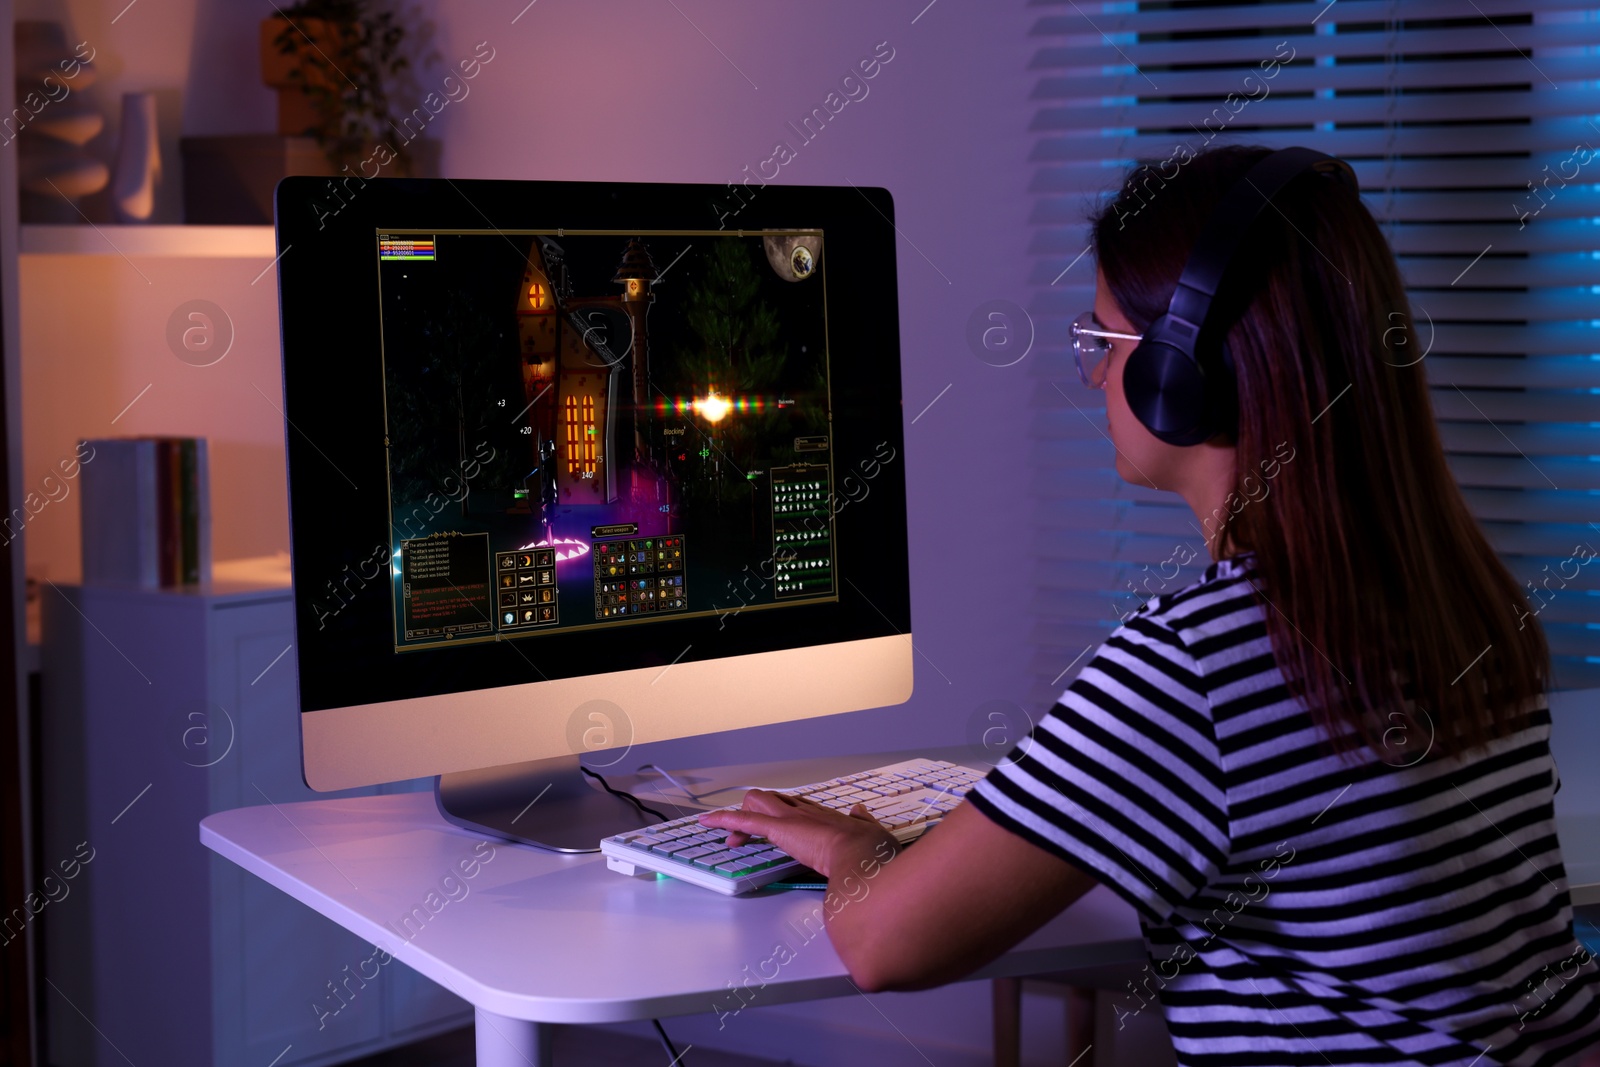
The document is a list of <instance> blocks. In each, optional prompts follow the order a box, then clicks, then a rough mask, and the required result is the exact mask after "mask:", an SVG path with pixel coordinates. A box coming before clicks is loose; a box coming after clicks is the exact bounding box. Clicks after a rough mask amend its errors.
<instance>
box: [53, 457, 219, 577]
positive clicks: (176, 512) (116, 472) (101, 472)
mask: <svg viewBox="0 0 1600 1067" xmlns="http://www.w3.org/2000/svg"><path fill="white" fill-rule="evenodd" d="M87 444H89V445H92V446H93V448H94V452H93V456H94V460H93V462H89V463H85V464H84V465H83V468H82V469H83V472H84V474H83V505H82V512H81V516H82V529H83V580H84V582H85V583H92V584H117V585H139V586H146V587H158V586H162V587H171V586H178V585H191V584H197V583H205V582H210V581H211V492H210V464H209V462H208V458H207V454H206V442H205V440H204V439H203V438H195V437H141V438H107V439H102V440H95V441H90V442H87Z"/></svg>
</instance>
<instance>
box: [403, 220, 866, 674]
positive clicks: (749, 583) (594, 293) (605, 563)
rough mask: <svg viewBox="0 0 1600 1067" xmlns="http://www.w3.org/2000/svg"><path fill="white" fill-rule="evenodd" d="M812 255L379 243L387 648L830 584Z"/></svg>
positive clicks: (741, 248)
mask: <svg viewBox="0 0 1600 1067" xmlns="http://www.w3.org/2000/svg"><path fill="white" fill-rule="evenodd" d="M430 257H431V258H430ZM822 260H823V252H822V236H821V234H820V233H816V232H807V231H785V232H782V233H769V234H766V235H759V234H758V235H748V234H747V235H744V236H723V235H704V234H700V235H673V234H660V233H652V234H643V235H612V234H596V233H563V234H559V235H558V234H529V233H460V234H418V233H413V232H406V233H393V234H385V235H380V261H379V270H380V292H381V300H382V326H383V358H384V375H385V396H386V422H387V444H388V452H389V492H390V502H391V516H392V519H391V521H392V523H393V531H392V532H393V541H394V548H395V550H396V552H397V554H398V555H397V558H398V559H399V560H400V571H399V573H398V574H397V578H396V584H395V597H396V645H397V648H404V647H407V646H408V645H410V646H413V647H415V646H417V645H419V644H422V645H428V646H436V645H437V644H438V643H439V642H441V641H450V640H472V639H483V638H486V637H493V636H494V635H495V634H496V633H500V634H507V633H516V634H521V633H537V632H540V631H541V630H545V631H548V630H550V629H554V628H556V627H560V628H561V629H571V628H573V627H574V626H579V625H596V624H601V625H609V624H615V623H625V622H629V621H640V620H644V619H647V618H659V617H666V616H669V615H670V616H673V617H683V616H685V615H687V614H691V613H705V612H725V611H727V610H729V609H731V608H740V607H742V606H744V605H747V604H750V603H753V602H765V603H778V602H781V601H783V600H786V599H788V600H793V599H811V600H815V599H817V598H830V597H832V596H833V595H834V594H835V588H834V575H833V565H832V559H833V552H832V523H831V522H830V521H828V520H829V518H830V512H829V509H828V499H829V487H830V485H831V469H830V462H829V461H830V450H829V437H828V430H829V410H830V406H829V395H830V394H829V385H830V383H829V367H828V353H827V333H826V329H827V320H826V297H825V290H824V285H825V281H826V279H825V276H824V273H825V272H824V266H823V262H822ZM807 520H809V522H808V521H807ZM775 557H776V560H777V561H778V562H775ZM780 571H781V572H782V573H781V574H780V573H779V572H780ZM758 575H759V577H756V576H758Z"/></svg>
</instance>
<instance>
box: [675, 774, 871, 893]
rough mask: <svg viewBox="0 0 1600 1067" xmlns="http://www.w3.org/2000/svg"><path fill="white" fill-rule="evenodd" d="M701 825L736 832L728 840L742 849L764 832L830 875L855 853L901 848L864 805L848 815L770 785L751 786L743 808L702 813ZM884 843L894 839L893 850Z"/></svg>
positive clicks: (776, 845)
mask: <svg viewBox="0 0 1600 1067" xmlns="http://www.w3.org/2000/svg"><path fill="white" fill-rule="evenodd" d="M700 824H701V825H702V826H710V827H714V828H717V829H727V830H731V831H733V832H732V833H730V834H729V835H728V839H727V844H728V847H729V848H737V847H739V846H740V845H742V844H745V843H746V842H747V841H749V840H750V838H752V837H764V838H766V839H767V840H768V841H770V842H772V844H773V845H774V846H775V847H777V848H781V849H782V850H783V851H785V852H787V853H788V854H789V855H790V856H793V857H794V858H795V859H796V860H799V861H800V862H801V863H803V864H805V865H806V866H807V867H810V868H811V869H812V870H814V871H816V872H817V873H819V874H821V875H823V876H824V877H828V878H831V877H832V876H833V873H834V868H835V866H839V868H840V869H841V870H843V869H846V868H847V867H848V864H849V863H850V862H851V861H852V860H853V859H855V858H859V857H862V856H867V855H871V854H872V853H873V852H874V851H875V850H876V851H878V853H879V855H880V858H881V857H882V856H884V855H893V852H894V851H898V849H899V847H900V846H899V843H898V842H897V841H896V840H895V837H894V835H893V834H891V833H890V832H889V831H888V830H887V829H885V828H884V826H883V824H882V823H880V822H879V821H878V820H877V819H875V818H873V817H872V814H871V813H870V812H868V811H867V809H866V805H864V804H857V805H856V806H855V807H853V808H851V809H850V813H849V814H848V815H846V814H844V813H842V812H838V811H834V810H833V809H832V808H828V807H824V806H823V805H821V804H818V803H817V802H816V801H814V800H808V799H806V798H805V797H793V796H788V795H785V794H783V793H774V792H771V791H770V790H766V789H752V790H750V791H749V792H748V793H746V794H745V795H744V805H743V806H742V807H740V808H739V809H737V810H726V811H708V812H706V813H705V814H704V815H702V816H700ZM884 842H888V848H887V849H884V848H882V844H883V843H884Z"/></svg>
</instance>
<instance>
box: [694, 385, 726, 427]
mask: <svg viewBox="0 0 1600 1067" xmlns="http://www.w3.org/2000/svg"><path fill="white" fill-rule="evenodd" d="M694 409H695V410H696V411H698V412H699V413H700V414H701V415H703V416H704V417H705V420H706V421H707V422H721V421H722V417H723V416H724V415H726V414H727V413H728V412H729V411H730V410H732V409H733V405H732V404H730V403H729V402H728V398H727V397H723V396H718V395H717V393H716V390H714V389H713V390H712V391H711V392H710V393H708V394H707V395H706V396H705V397H703V398H701V399H697V400H696V401H695V402H694Z"/></svg>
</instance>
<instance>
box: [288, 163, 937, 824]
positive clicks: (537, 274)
mask: <svg viewBox="0 0 1600 1067" xmlns="http://www.w3.org/2000/svg"><path fill="white" fill-rule="evenodd" d="M892 217H893V204H892V201H891V199H890V197H889V195H888V193H887V192H885V191H884V190H882V189H872V188H860V189H857V188H853V187H843V188H820V187H798V186H796V187H781V186H766V187H761V186H753V185H752V186H744V187H741V188H739V189H738V190H735V189H732V188H730V187H722V186H705V185H666V184H635V183H578V182H541V181H464V180H460V181H457V180H429V179H400V178H396V179H373V180H362V179H359V178H354V177H344V178H340V179H331V180H330V179H318V178H289V179H285V180H284V181H283V182H281V183H280V185H279V186H278V190H277V239H278V253H279V259H278V278H279V289H280V298H281V302H280V307H281V328H282V342H283V381H284V393H283V410H284V414H285V416H286V429H285V433H286V439H287V450H288V471H289V495H290V521H291V543H292V567H293V583H294V593H295V605H296V606H295V610H296V641H295V655H296V657H297V661H298V668H299V686H300V708H301V724H302V754H303V769H304V775H305V780H306V782H307V784H308V785H310V786H311V787H312V788H314V789H319V790H332V789H340V788H346V787H351V786H358V785H367V784H372V783H378V782H385V781H394V780H399V779H409V778H419V777H424V776H437V785H436V793H437V797H438V801H439V807H440V810H441V812H443V813H444V814H445V816H446V817H447V818H450V819H452V820H454V821H457V822H460V823H462V824H463V825H469V826H475V827H481V828H483V829H485V830H488V831H489V832H492V833H496V834H501V835H504V836H507V837H512V838H516V839H520V840H523V841H527V842H530V843H534V844H539V845H542V846H544V847H548V848H556V849H562V850H572V851H578V850H591V851H592V850H594V849H595V848H596V847H597V846H598V843H599V841H600V839H601V838H602V837H608V836H611V835H614V834H617V833H621V832H623V831H627V830H638V828H640V827H641V826H642V825H644V824H645V823H648V822H650V821H652V820H650V819H649V818H648V817H645V816H641V815H640V813H639V812H638V810H637V809H636V807H635V806H634V805H633V804H631V803H629V802H627V801H625V800H622V799H619V798H618V797H617V796H614V795H611V794H609V793H608V792H606V791H604V790H602V789H601V788H600V787H599V786H598V784H595V783H594V782H592V780H591V779H590V778H588V777H586V776H585V775H583V774H582V773H581V772H580V770H579V757H580V756H587V757H588V758H589V760H590V761H591V762H599V763H605V762H608V757H607V753H608V752H613V751H616V750H620V749H625V748H626V747H627V746H631V745H634V744H640V743H644V742H650V741H657V740H662V739H667V738H676V737H687V736H691V735H699V734H706V733H711V732H715V731H724V730H734V729H738V728H741V727H746V726H754V725H758V724H764V723H776V722H782V721H786V720H792V719H799V718H805V717H810V716H819V715H833V714H838V713H840V712H846V711H852V710H857V709H862V708H870V707H877V706H883V705H888V704H893V703H897V702H900V701H903V700H905V699H907V697H908V696H909V695H910V692H911V686H912V647H911V637H910V634H911V625H910V600H909V591H908V587H909V581H908V567H907V550H906V502H905V455H904V443H903V440H902V432H903V426H902V414H901V385H900V359H899V321H898V310H897V309H898V302H897V299H896V281H895V256H894V238H895V229H894V224H893V221H892ZM952 445H954V443H952ZM952 519H954V516H952ZM940 568H941V571H942V573H943V578H941V579H940V580H939V581H938V582H937V583H935V586H934V587H935V588H936V589H937V590H938V595H939V596H940V597H942V598H945V599H946V600H947V606H948V607H950V608H951V609H953V610H959V605H960V603H961V598H962V596H963V582H964V581H965V578H964V577H963V570H964V568H963V561H961V560H959V559H952V560H946V561H942V562H941V563H940Z"/></svg>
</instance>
